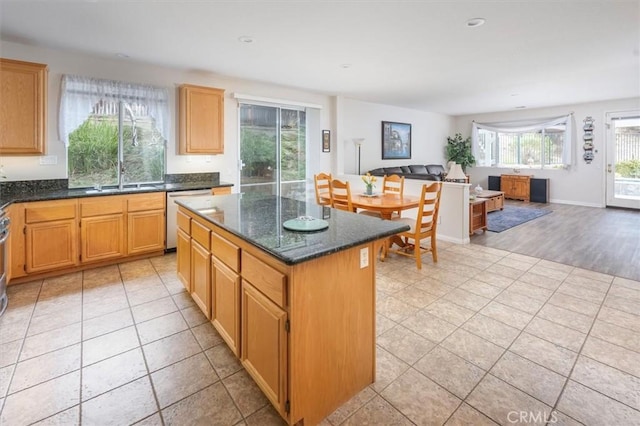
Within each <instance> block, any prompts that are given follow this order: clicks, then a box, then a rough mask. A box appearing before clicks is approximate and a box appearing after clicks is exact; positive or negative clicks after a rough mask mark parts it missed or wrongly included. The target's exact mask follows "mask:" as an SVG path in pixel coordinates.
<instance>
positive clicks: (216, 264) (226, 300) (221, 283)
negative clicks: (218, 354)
mask: <svg viewBox="0 0 640 426" xmlns="http://www.w3.org/2000/svg"><path fill="white" fill-rule="evenodd" d="M211 266H212V270H211V272H212V278H213V279H212V287H213V290H212V292H213V302H212V315H211V318H212V320H213V326H214V327H215V328H216V330H218V332H219V333H220V335H221V336H222V338H223V339H224V341H225V342H227V345H228V346H229V349H231V351H232V352H233V353H234V354H235V355H236V356H240V276H239V275H238V274H237V273H236V272H234V271H233V270H232V269H231V268H229V267H228V266H226V265H225V264H224V263H222V262H221V261H220V260H219V259H217V258H216V257H215V256H212V258H211Z"/></svg>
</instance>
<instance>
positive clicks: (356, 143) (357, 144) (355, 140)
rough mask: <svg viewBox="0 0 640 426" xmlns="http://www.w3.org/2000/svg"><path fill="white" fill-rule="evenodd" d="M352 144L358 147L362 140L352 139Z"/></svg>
mask: <svg viewBox="0 0 640 426" xmlns="http://www.w3.org/2000/svg"><path fill="white" fill-rule="evenodd" d="M353 143H354V144H355V145H356V146H360V145H362V144H363V143H364V138H354V139H353Z"/></svg>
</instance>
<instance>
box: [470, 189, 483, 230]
mask: <svg viewBox="0 0 640 426" xmlns="http://www.w3.org/2000/svg"><path fill="white" fill-rule="evenodd" d="M480 230H481V231H482V232H484V231H486V230H487V200H486V199H484V198H479V199H477V200H476V201H469V235H471V234H473V233H475V232H476V231H480Z"/></svg>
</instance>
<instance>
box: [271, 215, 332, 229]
mask: <svg viewBox="0 0 640 426" xmlns="http://www.w3.org/2000/svg"><path fill="white" fill-rule="evenodd" d="M282 226H283V227H284V228H285V229H288V230H289V231H299V232H313V231H320V230H322V229H326V228H328V227H329V222H327V221H326V220H322V219H316V218H315V217H313V216H300V217H297V218H295V219H289V220H287V221H286V222H284V223H283V224H282Z"/></svg>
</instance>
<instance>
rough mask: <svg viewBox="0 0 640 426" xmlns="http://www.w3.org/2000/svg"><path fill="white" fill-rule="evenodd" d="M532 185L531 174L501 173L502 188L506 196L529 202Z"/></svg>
mask: <svg viewBox="0 0 640 426" xmlns="http://www.w3.org/2000/svg"><path fill="white" fill-rule="evenodd" d="M530 187H531V176H530V175H500V190H501V191H503V192H504V197H505V198H511V199H514V200H523V201H527V202H529V199H530Z"/></svg>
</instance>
